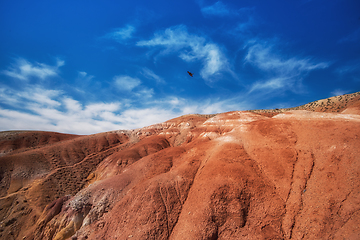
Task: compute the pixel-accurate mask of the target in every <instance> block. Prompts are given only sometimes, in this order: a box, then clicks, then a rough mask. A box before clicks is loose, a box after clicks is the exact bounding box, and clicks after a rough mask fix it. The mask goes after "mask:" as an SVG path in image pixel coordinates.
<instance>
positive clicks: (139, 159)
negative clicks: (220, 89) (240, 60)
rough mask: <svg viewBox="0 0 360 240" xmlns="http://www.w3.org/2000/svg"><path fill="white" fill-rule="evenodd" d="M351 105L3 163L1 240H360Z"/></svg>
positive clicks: (193, 119)
mask: <svg viewBox="0 0 360 240" xmlns="http://www.w3.org/2000/svg"><path fill="white" fill-rule="evenodd" d="M348 106H349V108H347V107H346V108H344V109H343V110H342V112H339V113H325V112H312V111H306V110H296V111H288V112H284V113H279V114H277V115H275V116H273V117H269V116H265V115H262V114H257V113H252V112H229V113H223V114H218V115H216V116H215V115H208V116H201V115H188V116H183V117H180V118H176V119H173V120H170V121H167V122H165V123H161V124H156V125H153V126H150V127H146V128H142V129H137V130H132V131H114V132H107V133H101V134H96V135H91V136H67V137H66V138H59V139H58V141H57V142H51V143H49V144H43V145H40V144H39V145H36V146H34V145H29V146H31V147H32V148H30V149H27V148H24V149H22V150H16V151H12V152H9V151H8V152H4V155H3V156H2V157H1V158H0V179H1V185H0V194H1V195H0V221H1V222H0V234H1V239H57V240H59V239H106V240H107V239H174V240H178V239H184V240H185V239H187V240H188V239H360V229H359V226H360V211H359V209H360V157H359V156H360V152H359V151H360V150H359V149H360V148H359V146H360V115H359V114H358V113H359V110H360V108H359V99H358V98H353V100H351V101H350V102H349V103H348ZM350 106H351V108H350ZM29 134H32V133H29ZM3 141H5V140H3ZM9 141H10V139H9ZM5 142H6V141H5ZM3 144H4V145H5V146H8V145H9V144H8V143H6V144H5V143H4V142H2V144H1V145H0V148H1V146H3ZM24 146H27V145H26V144H25V145H24Z"/></svg>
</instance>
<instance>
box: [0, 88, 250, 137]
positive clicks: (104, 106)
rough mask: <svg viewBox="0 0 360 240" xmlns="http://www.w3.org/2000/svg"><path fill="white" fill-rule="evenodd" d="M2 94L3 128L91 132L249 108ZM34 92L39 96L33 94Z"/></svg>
mask: <svg viewBox="0 0 360 240" xmlns="http://www.w3.org/2000/svg"><path fill="white" fill-rule="evenodd" d="M32 89H35V90H32ZM142 90H143V89H141V90H139V91H137V92H136V94H141V95H142V96H141V97H142V98H141V99H144V98H145V97H146V96H143V95H144V94H146V91H150V92H151V89H150V90H146V89H145V90H144V91H143V92H142ZM0 93H2V95H1V97H0V101H3V99H7V101H8V104H7V107H5V106H6V105H3V104H2V105H1V106H0V131H6V130H46V131H57V132H66V133H76V134H92V133H98V132H105V131H111V130H118V129H134V128H139V127H144V126H149V125H151V124H155V123H161V122H164V121H166V120H169V119H171V118H174V117H178V116H181V115H184V114H190V113H217V112H224V111H230V110H233V109H239V108H242V109H249V107H248V103H246V101H244V100H241V99H238V98H237V99H226V100H220V99H205V100H197V101H192V100H188V99H184V98H179V97H176V96H173V97H165V98H162V99H154V98H152V97H151V96H150V97H149V99H147V101H142V104H140V105H139V104H137V103H134V102H131V101H130V102H126V101H125V102H126V103H123V102H108V103H104V102H93V103H88V104H84V103H82V102H80V101H78V100H75V99H74V98H72V97H71V96H69V95H67V94H66V93H64V92H61V91H56V90H51V89H46V88H42V87H40V86H37V87H35V88H26V89H24V90H22V91H20V90H9V88H8V87H7V88H1V87H0ZM32 94H35V95H36V96H34V97H31V95H32ZM150 95H151V93H150ZM139 97H140V96H139ZM140 101H141V100H140ZM10 103H11V104H10Z"/></svg>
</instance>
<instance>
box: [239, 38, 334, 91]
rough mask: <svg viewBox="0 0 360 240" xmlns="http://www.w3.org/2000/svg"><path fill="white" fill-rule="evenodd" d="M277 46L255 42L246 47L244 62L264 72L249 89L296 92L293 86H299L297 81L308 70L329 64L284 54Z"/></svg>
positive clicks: (325, 66)
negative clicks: (262, 78) (263, 76)
mask: <svg viewBox="0 0 360 240" xmlns="http://www.w3.org/2000/svg"><path fill="white" fill-rule="evenodd" d="M278 48H279V47H278V46H277V45H275V44H269V43H267V42H255V43H254V44H252V45H250V46H249V47H248V51H247V54H246V56H245V63H248V64H250V65H252V66H254V67H256V68H257V69H260V70H262V71H263V73H265V74H264V75H265V80H262V81H257V82H255V83H254V84H253V85H252V87H251V90H250V91H254V90H277V89H287V90H292V91H295V92H296V90H295V89H294V88H293V87H294V86H295V85H298V86H299V85H300V84H299V81H301V79H302V78H304V77H305V76H306V75H307V74H308V73H309V72H310V71H313V70H316V69H324V68H327V67H329V65H330V63H327V62H316V61H315V60H313V59H312V58H309V57H305V58H303V57H297V56H293V57H289V56H285V55H284V54H282V53H281V51H280V50H279V49H278ZM266 76H268V77H266ZM266 78H267V79H266Z"/></svg>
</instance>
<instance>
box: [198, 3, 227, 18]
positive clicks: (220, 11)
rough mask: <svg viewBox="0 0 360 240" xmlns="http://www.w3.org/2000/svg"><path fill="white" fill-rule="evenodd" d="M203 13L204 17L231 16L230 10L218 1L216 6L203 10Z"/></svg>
mask: <svg viewBox="0 0 360 240" xmlns="http://www.w3.org/2000/svg"><path fill="white" fill-rule="evenodd" d="M201 12H202V14H203V15H204V16H206V15H215V16H228V15H230V9H229V8H228V7H227V6H226V5H225V4H223V3H222V2H220V1H218V2H216V3H215V4H214V5H211V6H207V7H203V8H201Z"/></svg>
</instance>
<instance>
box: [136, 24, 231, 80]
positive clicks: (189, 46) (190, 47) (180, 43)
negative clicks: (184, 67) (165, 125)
mask: <svg viewBox="0 0 360 240" xmlns="http://www.w3.org/2000/svg"><path fill="white" fill-rule="evenodd" d="M137 46H142V47H158V48H161V49H163V50H162V51H161V52H160V55H168V54H174V53H176V54H178V56H179V57H180V58H181V59H182V60H184V61H186V62H192V61H201V62H202V64H203V68H202V69H201V71H200V75H201V77H202V78H203V79H205V80H206V81H210V82H211V81H213V80H215V79H216V75H217V74H220V72H222V71H230V68H229V63H228V60H227V58H226V56H225V54H224V53H223V51H222V50H221V48H220V46H219V45H217V44H215V43H212V42H210V41H207V40H206V39H205V38H204V37H201V36H198V35H195V34H190V33H188V30H187V28H186V26H184V25H179V26H175V27H171V28H168V29H166V30H165V31H163V32H157V33H155V35H154V37H153V38H152V39H150V40H143V41H139V42H137Z"/></svg>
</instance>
